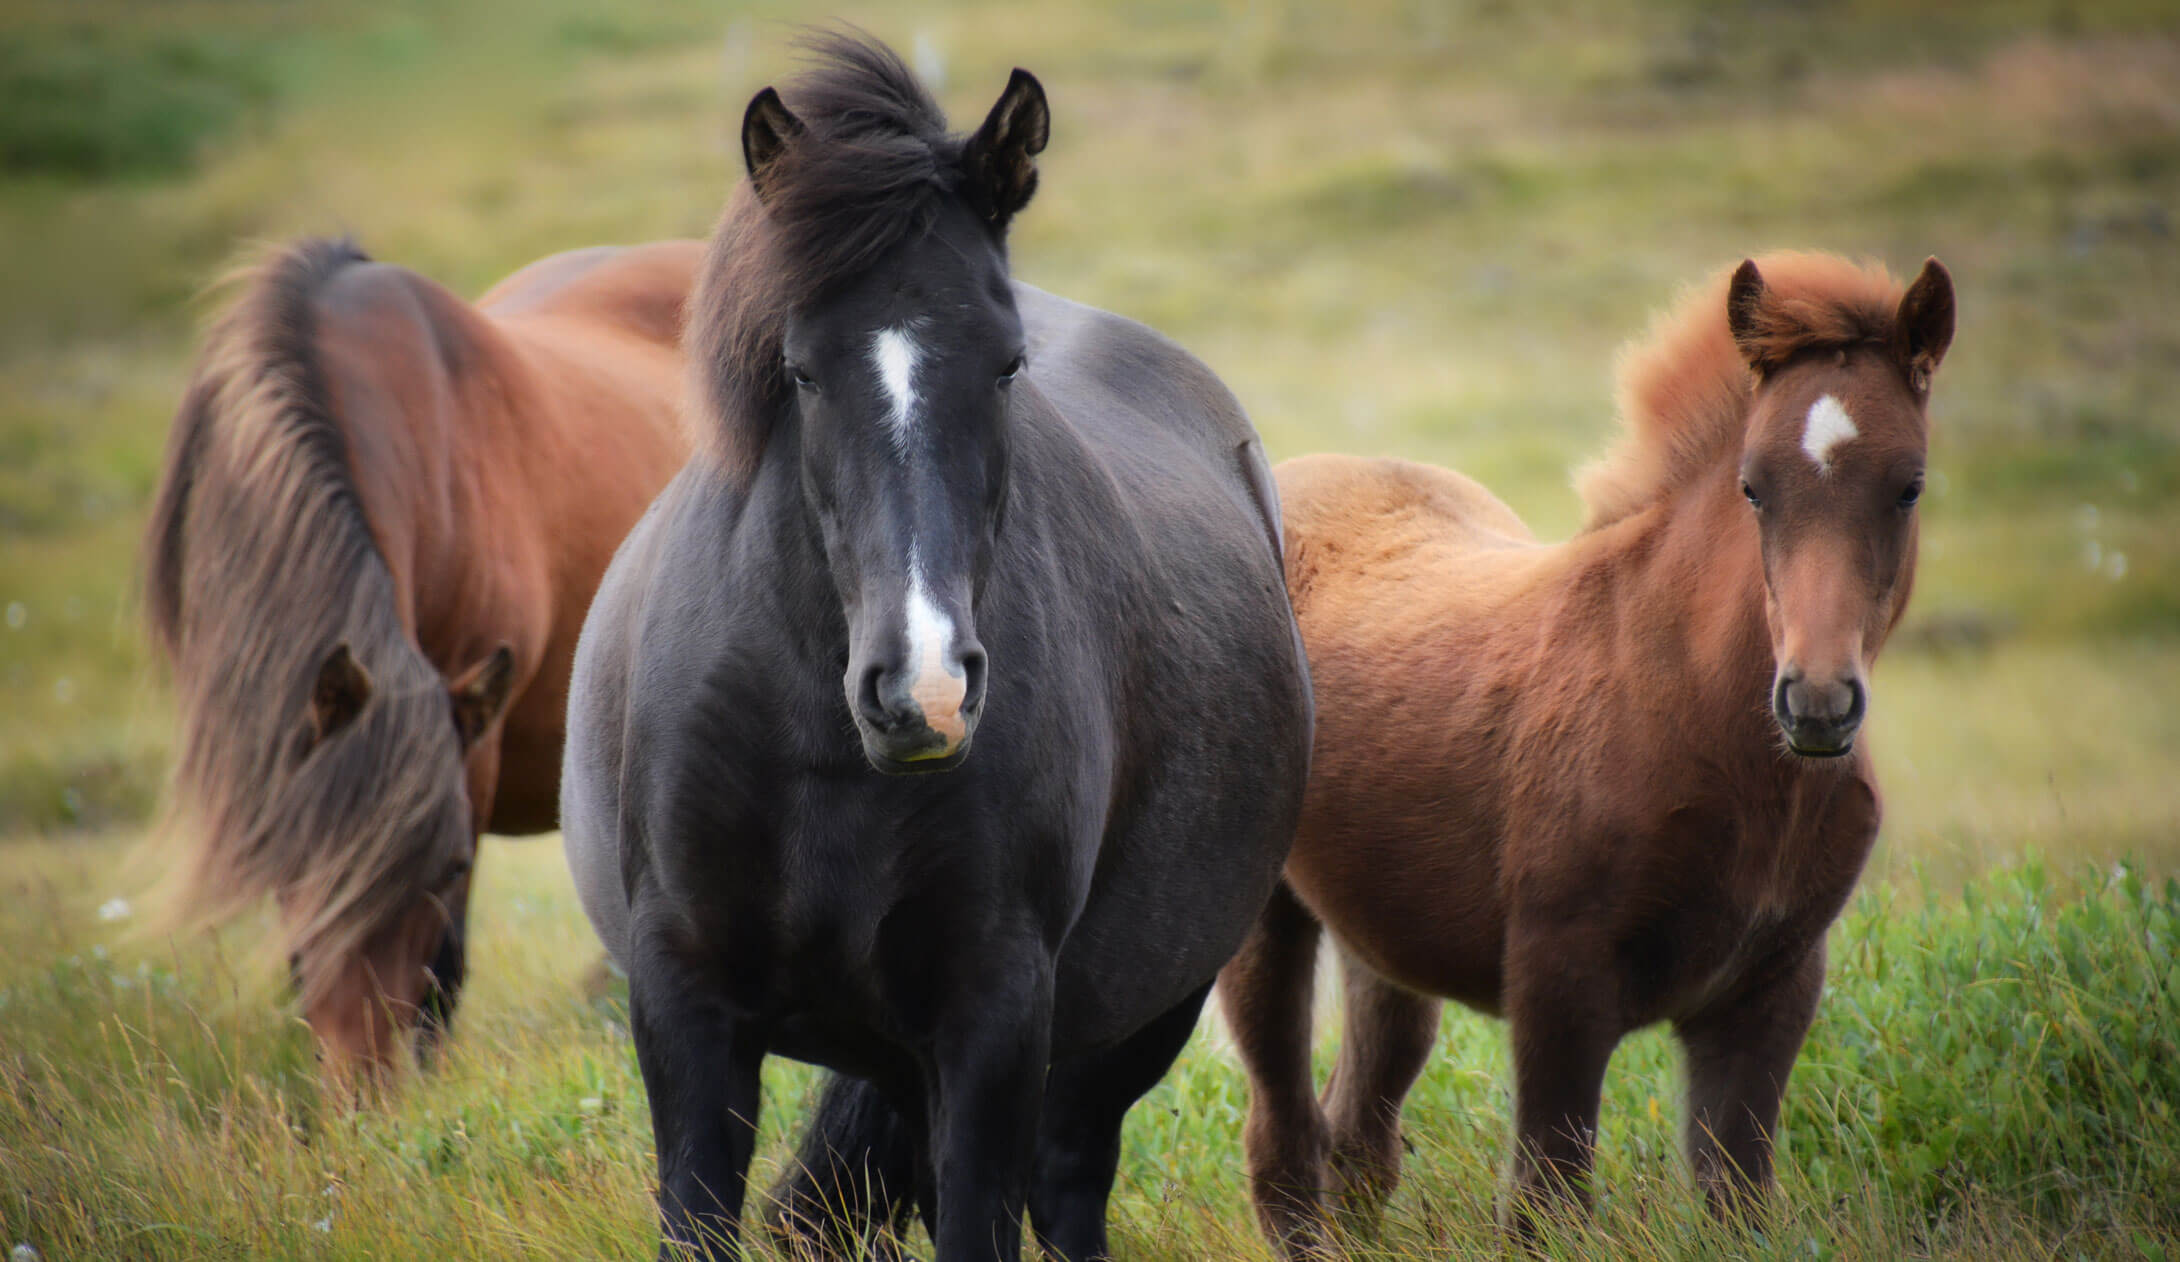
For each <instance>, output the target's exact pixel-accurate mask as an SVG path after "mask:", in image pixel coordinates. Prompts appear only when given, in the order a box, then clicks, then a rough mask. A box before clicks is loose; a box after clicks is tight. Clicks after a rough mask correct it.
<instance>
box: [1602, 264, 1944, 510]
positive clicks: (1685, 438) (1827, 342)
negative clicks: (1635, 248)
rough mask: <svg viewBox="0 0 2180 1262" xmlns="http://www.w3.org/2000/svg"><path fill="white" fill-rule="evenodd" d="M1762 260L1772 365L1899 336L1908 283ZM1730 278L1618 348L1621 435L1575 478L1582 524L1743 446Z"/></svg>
mask: <svg viewBox="0 0 2180 1262" xmlns="http://www.w3.org/2000/svg"><path fill="white" fill-rule="evenodd" d="M1756 267H1757V270H1758V271H1760V272H1762V273H1763V277H1764V294H1765V298H1764V311H1763V315H1764V319H1765V325H1764V327H1763V329H1762V330H1761V334H1762V341H1761V345H1760V346H1759V347H1758V348H1757V349H1758V350H1759V352H1760V353H1761V354H1762V356H1763V358H1764V359H1765V360H1766V361H1767V362H1770V363H1774V364H1776V363H1783V362H1785V361H1786V360H1788V359H1790V358H1792V357H1793V356H1795V355H1797V354H1800V353H1802V352H1804V351H1810V350H1825V349H1830V348H1833V347H1849V346H1855V345H1860V344H1863V343H1866V342H1878V343H1889V342H1890V341H1891V340H1892V338H1893V333H1894V329H1893V325H1894V321H1895V318H1896V314H1897V312H1898V311H1899V307H1900V298H1901V294H1902V286H1901V284H1900V282H1899V281H1897V280H1894V279H1893V277H1892V275H1891V273H1889V272H1887V271H1886V270H1885V269H1884V268H1883V267H1882V266H1880V265H1877V264H1874V263H1871V264H1858V263H1853V262H1850V261H1848V260H1847V259H1843V258H1840V257H1838V256H1836V255H1831V254H1816V253H1802V252H1780V253H1776V254H1766V255H1763V256H1762V257H1760V258H1758V259H1757V260H1756ZM1732 279H1733V269H1732V268H1727V269H1725V270H1723V271H1721V272H1719V273H1718V274H1717V275H1715V276H1713V277H1711V278H1710V279H1709V280H1708V281H1705V282H1703V283H1702V284H1699V285H1696V286H1692V287H1691V288H1689V289H1688V290H1687V291H1685V292H1684V293H1683V294H1682V295H1681V297H1680V299H1679V301H1677V302H1676V303H1675V304H1674V305H1673V306H1672V307H1671V308H1670V309H1668V310H1666V311H1663V312H1660V313H1659V314H1658V316H1657V317H1656V318H1655V319H1653V320H1652V322H1651V326H1650V333H1649V336H1648V337H1646V338H1644V340H1643V341H1641V342H1639V343H1636V344H1634V345H1632V346H1630V347H1629V348H1628V349H1627V350H1625V351H1623V352H1622V353H1621V356H1620V363H1619V371H1618V378H1619V388H1618V402H1619V413H1620V425H1621V429H1622V433H1621V437H1620V440H1619V441H1618V442H1617V443H1616V444H1614V445H1613V447H1612V449H1611V450H1610V451H1608V452H1606V453H1605V455H1604V456H1603V457H1601V458H1600V459H1598V460H1596V461H1594V462H1592V463H1591V464H1589V465H1587V466H1585V467H1584V468H1583V469H1582V471H1581V472H1580V473H1579V474H1577V475H1576V480H1575V487H1576V490H1577V491H1578V492H1579V493H1580V495H1581V496H1582V501H1583V503H1584V504H1585V505H1586V506H1587V507H1588V509H1589V514H1588V519H1587V521H1586V522H1585V523H1584V526H1583V529H1585V530H1595V529H1597V528H1598V527H1600V526H1607V525H1610V524H1611V523H1613V522H1615V521H1618V520H1620V519H1621V518H1623V517H1627V516H1629V515H1630V514H1632V513H1635V512H1636V511H1638V510H1640V509H1642V508H1643V507H1645V506H1647V505H1649V504H1652V503H1655V502H1657V501H1658V500H1660V499H1662V498H1664V497H1665V496H1666V495H1668V494H1669V493H1671V492H1672V491H1674V490H1676V489H1678V488H1680V487H1682V486H1684V485H1686V484H1687V483H1688V482H1689V481H1690V480H1691V479H1693V478H1694V477H1695V476H1697V475H1698V474H1700V473H1702V472H1703V471H1704V470H1706V469H1710V468H1712V467H1714V466H1715V465H1716V464H1717V463H1718V462H1719V461H1721V460H1728V459H1732V458H1733V455H1734V453H1736V452H1738V451H1739V450H1740V447H1741V438H1742V432H1743V429H1744V426H1745V424H1746V420H1747V417H1748V410H1749V404H1750V401H1751V398H1752V395H1753V392H1754V388H1755V380H1754V377H1753V375H1752V374H1751V372H1750V370H1749V361H1748V359H1747V358H1746V357H1745V356H1744V354H1743V351H1742V349H1741V347H1739V346H1737V345H1736V344H1735V342H1734V338H1733V333H1732V331H1731V330H1730V329H1729V328H1728V327H1727V324H1726V289H1727V286H1728V284H1729V283H1730V282H1731V281H1732Z"/></svg>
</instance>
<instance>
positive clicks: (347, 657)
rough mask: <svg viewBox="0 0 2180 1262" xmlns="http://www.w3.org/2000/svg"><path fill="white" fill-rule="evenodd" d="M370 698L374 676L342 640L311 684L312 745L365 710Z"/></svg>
mask: <svg viewBox="0 0 2180 1262" xmlns="http://www.w3.org/2000/svg"><path fill="white" fill-rule="evenodd" d="M370 699H371V675H370V672H368V671H366V670H364V668H363V663H362V662H359V661H357V660H356V655H355V654H354V653H352V652H350V651H349V649H348V641H346V640H343V641H341V642H340V643H339V644H336V645H334V646H333V651H332V652H330V653H328V654H326V658H325V661H324V662H322V663H320V664H319V666H318V678H317V680H316V681H315V682H313V683H312V684H311V686H310V714H309V722H310V734H309V735H310V744H311V745H316V744H318V743H319V742H320V741H322V740H324V739H325V738H326V737H328V736H331V735H333V734H334V733H335V732H338V731H340V730H341V729H342V728H344V727H347V726H348V725H349V724H350V723H353V722H355V721H356V716H357V715H359V714H361V713H363V706H364V703H365V702H367V701H369V700H370Z"/></svg>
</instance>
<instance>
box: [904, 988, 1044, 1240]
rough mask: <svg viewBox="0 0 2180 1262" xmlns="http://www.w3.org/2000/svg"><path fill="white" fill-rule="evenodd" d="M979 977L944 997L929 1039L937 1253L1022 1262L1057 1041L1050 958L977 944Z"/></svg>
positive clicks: (931, 1135)
mask: <svg viewBox="0 0 2180 1262" xmlns="http://www.w3.org/2000/svg"><path fill="white" fill-rule="evenodd" d="M977 956H978V957H979V963H980V966H981V969H980V971H981V972H982V973H983V976H982V977H980V978H979V979H978V984H976V985H974V986H973V987H966V988H964V990H963V991H962V992H960V993H957V994H956V996H955V997H954V1001H953V1002H952V1003H950V1004H948V1005H947V1011H948V1017H947V1020H946V1021H945V1022H944V1024H943V1025H942V1027H941V1028H940V1029H939V1031H938V1035H937V1038H936V1039H935V1040H934V1044H933V1047H932V1057H931V1060H932V1082H931V1084H930V1086H931V1088H932V1090H931V1096H932V1102H931V1105H930V1107H929V1117H930V1119H931V1127H930V1142H931V1149H930V1151H931V1167H932V1176H933V1178H934V1180H935V1182H936V1185H937V1199H938V1230H937V1231H936V1232H935V1233H934V1238H935V1242H936V1244H937V1246H938V1251H937V1252H938V1262H989V1260H990V1259H1000V1260H1001V1262H1017V1259H1019V1258H1020V1257H1021V1253H1022V1210H1023V1206H1024V1203H1025V1202H1026V1200H1027V1199H1028V1188H1029V1172H1030V1165H1031V1162H1032V1161H1033V1160H1034V1158H1035V1154H1036V1148H1037V1129H1038V1115H1039V1112H1040V1106H1041V1104H1042V1102H1043V1097H1044V1084H1045V1065H1046V1061H1047V1058H1048V1057H1049V1055H1050V1048H1051V1042H1052V967H1051V963H1050V961H1049V960H1048V959H1047V958H1046V957H1044V956H1043V955H1042V954H1041V953H1039V952H1036V951H1034V950H1031V951H1019V952H1011V953H1007V954H998V953H996V952H993V951H989V950H986V951H982V952H978V953H977Z"/></svg>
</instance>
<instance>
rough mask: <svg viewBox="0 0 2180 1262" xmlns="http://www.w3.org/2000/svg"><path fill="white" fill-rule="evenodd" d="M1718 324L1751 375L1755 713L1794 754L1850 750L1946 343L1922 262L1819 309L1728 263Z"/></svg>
mask: <svg viewBox="0 0 2180 1262" xmlns="http://www.w3.org/2000/svg"><path fill="white" fill-rule="evenodd" d="M1726 307H1727V320H1728V323H1729V324H1730V326H1731V328H1732V330H1733V336H1734V341H1735V342H1736V343H1737V344H1738V345H1739V347H1740V348H1741V352H1742V354H1743V356H1744V357H1746V358H1747V360H1748V361H1749V364H1750V366H1751V368H1753V369H1754V370H1755V372H1756V375H1757V386H1756V391H1755V396H1754V402H1753V406H1752V408H1751V410H1750V413H1749V417H1748V427H1747V431H1746V436H1745V438H1744V440H1743V446H1742V451H1741V465H1740V471H1741V492H1742V494H1743V495H1744V496H1746V497H1747V499H1748V502H1749V506H1750V509H1751V511H1753V512H1754V513H1755V515H1756V520H1757V523H1758V530H1759V532H1760V535H1761V537H1762V540H1763V564H1764V588H1765V597H1766V599H1765V613H1766V616H1767V620H1768V622H1769V624H1770V629H1771V644H1772V653H1773V660H1774V662H1775V666H1776V672H1775V674H1774V675H1773V680H1772V690H1771V710H1772V714H1773V716H1774V717H1775V718H1776V719H1777V720H1778V723H1779V728H1780V731H1781V732H1783V733H1784V735H1785V737H1786V742H1787V744H1788V746H1789V747H1790V748H1792V749H1793V751H1794V752H1795V753H1797V754H1801V755H1805V756H1809V757H1837V756H1839V755H1842V754H1845V753H1847V752H1848V751H1849V750H1851V749H1852V748H1853V747H1854V739H1855V732H1856V730H1857V729H1858V728H1859V727H1860V726H1861V723H1862V718H1863V714H1864V713H1865V711H1866V710H1867V708H1868V697H1869V685H1868V680H1867V668H1868V663H1869V661H1870V659H1871V658H1872V657H1874V656H1875V655H1876V652H1877V649H1878V646H1879V645H1880V644H1881V643H1882V642H1883V641H1884V638H1885V636H1886V634H1887V633H1888V632H1889V631H1890V630H1891V629H1892V626H1893V624H1894V623H1895V622H1896V621H1897V620H1898V619H1899V616H1900V614H1901V613H1902V611H1904V610H1905V609H1906V607H1907V598H1908V589H1909V586H1910V585H1911V583H1912V581H1913V579H1914V571H1915V543H1916V524H1915V517H1916V511H1915V505H1916V501H1917V499H1918V497H1920V496H1921V494H1922V490H1923V464H1924V459H1925V456H1926V453H1927V450H1928V430H1927V426H1926V423H1925V416H1924V409H1925V406H1926V405H1927V403H1928V402H1929V398H1930V378H1931V373H1932V371H1933V370H1934V369H1936V368H1937V366H1938V361H1939V360H1941V359H1942V358H1944V356H1945V352H1946V347H1947V346H1948V345H1950V344H1951V342H1952V340H1953V281H1952V278H1951V277H1950V276H1948V275H1947V274H1946V270H1945V268H1944V267H1942V266H1941V265H1939V263H1938V261H1937V260H1936V259H1932V260H1930V261H1929V262H1927V263H1925V264H1924V265H1923V271H1922V274H1921V275H1920V276H1918V277H1916V279H1915V283H1914V284H1913V285H1911V286H1909V287H1908V289H1907V292H1906V293H1905V295H1903V296H1902V297H1901V298H1900V300H1899V304H1898V306H1897V308H1896V309H1894V310H1892V311H1889V312H1888V311H1881V310H1880V311H1858V310H1854V309H1852V308H1851V307H1848V306H1832V305H1830V304H1827V303H1825V302H1824V301H1823V300H1822V297H1821V296H1812V295H1811V294H1807V293H1792V294H1783V293H1778V292H1774V291H1773V290H1772V289H1770V288H1767V286H1766V284H1765V281H1764V278H1763V276H1762V275H1761V274H1759V272H1758V271H1757V268H1756V265H1755V263H1753V262H1745V263H1743V264H1742V265H1741V267H1740V270H1739V271H1737V272H1735V273H1734V276H1733V281H1732V283H1731V285H1730V286H1729V287H1728V291H1727V298H1726Z"/></svg>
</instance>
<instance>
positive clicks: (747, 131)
mask: <svg viewBox="0 0 2180 1262" xmlns="http://www.w3.org/2000/svg"><path fill="white" fill-rule="evenodd" d="M821 51H822V52H823V53H824V54H825V55H826V57H827V59H828V62H829V63H830V64H828V65H826V66H825V67H824V68H822V69H821V70H819V71H818V72H817V73H816V74H814V75H812V76H811V77H810V78H809V79H807V80H805V81H804V82H803V83H801V84H799V85H796V91H795V92H793V93H792V96H793V97H794V99H795V101H796V105H797V109H795V110H791V109H790V108H789V106H788V104H787V102H786V101H783V100H782V98H781V97H780V95H779V94H778V93H776V92H775V91H773V90H772V89H771V88H766V89H765V90H764V91H762V92H760V93H758V94H757V96H756V98H755V99H754V100H752V101H751V102H750V105H749V109H748V111H747V113H746V115H745V116H744V119H743V124H742V149H743V155H744V158H745V160H746V161H747V163H748V167H749V178H750V187H751V189H752V190H753V191H754V195H755V197H756V200H757V201H758V202H759V203H760V204H761V207H762V210H761V212H752V211H751V210H750V209H749V208H745V213H759V214H761V215H762V217H763V220H764V221H765V222H764V225H763V228H762V231H763V232H764V233H765V240H764V246H763V248H764V249H765V250H766V251H768V252H769V254H770V256H771V263H772V267H773V268H774V269H775V278H776V279H777V278H778V277H779V276H784V277H785V281H784V287H783V298H782V300H781V301H780V303H779V311H778V313H777V316H778V318H777V319H776V321H775V322H774V323H776V325H777V332H776V341H775V342H772V343H771V344H767V343H765V342H762V341H753V340H748V339H745V340H743V341H742V342H740V343H739V344H737V343H734V342H731V341H730V342H727V343H726V348H727V349H728V350H729V351H730V352H734V351H739V352H741V353H742V354H743V355H744V357H745V358H760V359H766V360H768V361H769V362H767V363H766V364H764V365H761V367H763V368H766V369H770V370H772V371H776V372H777V373H778V374H779V378H778V381H779V386H778V390H777V397H776V398H774V399H772V400H770V401H769V408H770V409H771V410H774V411H775V413H776V414H777V416H778V419H777V421H776V422H775V423H778V424H784V425H789V426H792V427H793V430H794V432H795V434H796V435H797V438H798V441H797V444H796V451H797V453H798V458H799V460H800V462H801V480H802V493H803V497H804V500H805V502H806V503H807V505H808V506H809V508H810V510H811V513H812V516H813V517H814V518H815V520H816V522H817V524H818V529H819V534H820V535H821V536H822V541H823V546H824V552H825V558H826V561H827V565H828V568H829V570H830V571H831V575H832V579H833V583H834V586H835V588H836V589H837V592H838V596H839V600H840V603H841V608H842V610H843V612H844V614H845V615H846V621H847V628H848V646H847V647H848V662H847V672H846V676H845V679H844V681H843V682H844V686H845V688H846V692H847V700H848V706H849V709H850V711H851V713H852V714H853V715H854V719H855V725H856V728H857V731H858V733H859V734H860V736H861V738H862V744H863V752H864V755H865V756H866V757H867V758H868V759H869V761H870V763H871V765H872V766H873V767H875V768H877V769H878V770H880V771H885V772H912V771H941V770H946V769H948V768H950V767H953V766H955V765H957V764H958V763H959V762H960V761H961V759H962V758H963V757H965V756H966V755H967V753H968V749H969V742H970V739H971V737H972V736H973V735H974V733H975V730H976V725H977V720H978V717H979V715H980V713H981V711H982V708H983V703H984V685H985V657H984V649H983V646H982V645H981V644H980V643H979V642H978V640H977V635H976V607H977V597H978V594H979V591H980V589H981V586H982V583H983V580H984V576H985V573H986V571H987V570H988V568H989V565H990V560H991V554H992V547H993V542H994V539H995V538H996V536H997V533H998V530H999V527H1000V518H1001V513H1002V506H1003V504H1004V503H1005V499H1006V488H1007V468H1008V449H1009V432H1008V431H1009V425H1008V415H1009V410H1010V407H1011V406H1012V399H1013V396H1014V393H1015V391H1016V390H1017V389H1018V379H1019V378H1020V377H1021V375H1022V371H1023V367H1024V361H1023V354H1024V344H1023V331H1022V321H1021V318H1020V316H1019V315H1018V314H1017V313H1016V311H1015V304H1014V297H1013V292H1012V290H1011V288H1010V287H1009V283H1008V276H1007V260H1006V248H1005V234H1006V228H1007V224H1008V221H1009V220H1010V219H1011V218H1012V217H1013V215H1014V213H1015V212H1016V211H1018V210H1020V209H1021V208H1022V206H1023V205H1024V204H1026V203H1027V202H1028V200H1029V198H1030V195H1031V193H1032V192H1033V191H1034V190H1035V188H1036V182H1037V172H1036V167H1035V164H1034V156H1035V155H1036V154H1037V153H1038V152H1040V151H1041V150H1042V149H1043V148H1044V147H1045V139H1046V135H1047V127H1048V121H1047V114H1046V107H1045V97H1044V91H1043V89H1042V88H1040V87H1039V86H1038V84H1037V81H1036V80H1035V79H1034V78H1032V77H1031V76H1030V75H1029V74H1028V73H1026V72H1024V71H1021V70H1017V71H1015V72H1014V76H1013V78H1012V80H1011V81H1010V82H1009V83H1008V84H1007V88H1006V91H1005V92H1004V93H1003V94H1002V95H1001V96H1000V98H999V102H998V104H997V105H995V106H993V108H992V111H991V113H990V116H989V117H987V118H986V119H985V121H984V124H983V126H982V127H980V128H979V129H978V130H977V132H976V133H975V134H974V135H973V136H970V137H967V138H966V139H964V138H961V137H957V136H951V135H949V134H947V132H946V130H945V123H944V119H943V118H942V117H940V115H939V113H938V110H937V107H936V106H935V105H933V104H932V103H931V101H930V98H929V97H928V96H927V95H926V94H925V93H924V91H923V89H922V88H921V86H920V85H918V84H917V83H916V82H915V80H914V78H913V77H912V76H911V75H910V74H909V73H908V71H907V70H906V69H905V68H903V67H902V66H901V64H900V62H899V60H898V59H897V58H895V57H894V56H893V55H892V54H891V53H890V52H887V51H886V50H884V49H882V48H879V47H876V46H874V45H870V44H867V43H863V42H860V41H854V40H846V39H840V40H833V41H829V42H827V43H826V44H824V45H822V46H821ZM732 218H733V214H732V212H730V221H731V220H732ZM738 230H739V231H744V232H748V231H755V229H750V228H747V227H744V228H740V229H736V228H734V227H732V226H729V227H726V228H723V229H722V235H723V236H724V235H727V234H729V233H731V232H734V231H738ZM717 248H718V247H715V249H717ZM729 248H732V247H729ZM722 283H723V284H725V285H728V286H731V285H733V284H734V283H735V282H734V280H733V279H727V278H722ZM729 384H731V383H729ZM723 393H725V391H723V390H721V389H719V388H718V386H717V385H715V388H714V397H715V399H717V398H719V397H720V395H721V394H723ZM730 406H731V404H730Z"/></svg>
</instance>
